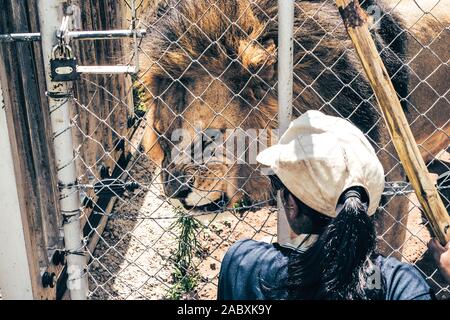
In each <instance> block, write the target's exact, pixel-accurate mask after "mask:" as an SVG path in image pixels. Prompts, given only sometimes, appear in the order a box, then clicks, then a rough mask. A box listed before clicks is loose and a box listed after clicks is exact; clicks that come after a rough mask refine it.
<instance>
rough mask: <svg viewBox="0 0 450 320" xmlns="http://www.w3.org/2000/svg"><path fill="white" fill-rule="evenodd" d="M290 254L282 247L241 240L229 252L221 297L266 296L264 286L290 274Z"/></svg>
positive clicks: (226, 257) (221, 277)
mask: <svg viewBox="0 0 450 320" xmlns="http://www.w3.org/2000/svg"><path fill="white" fill-rule="evenodd" d="M287 259H288V258H287V256H286V254H285V253H284V252H283V251H282V250H280V248H279V246H277V245H274V244H270V243H265V242H261V241H255V240H250V239H247V240H241V241H238V242H236V243H235V244H233V245H232V246H231V247H230V248H229V249H228V251H227V253H226V254H225V257H224V258H223V261H222V266H221V269H220V275H219V298H221V299H240V298H241V299H242V298H245V299H264V298H266V293H265V290H264V287H270V286H271V285H272V284H277V285H278V284H279V283H277V282H279V281H280V279H282V278H283V277H285V276H286V274H287V273H286V272H287V270H286V268H287V262H288V260H287Z"/></svg>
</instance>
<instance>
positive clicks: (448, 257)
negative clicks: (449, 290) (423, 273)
mask: <svg viewBox="0 0 450 320" xmlns="http://www.w3.org/2000/svg"><path fill="white" fill-rule="evenodd" d="M428 248H429V249H430V250H431V253H432V254H433V258H434V260H435V261H436V264H437V266H438V267H439V270H440V271H441V274H442V276H443V277H444V279H445V281H447V283H448V284H450V242H449V243H447V245H446V246H445V247H444V246H442V245H441V244H440V243H439V241H437V240H436V239H431V241H430V242H429V243H428Z"/></svg>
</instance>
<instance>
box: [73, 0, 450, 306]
mask: <svg viewBox="0 0 450 320" xmlns="http://www.w3.org/2000/svg"><path fill="white" fill-rule="evenodd" d="M122 2H123V6H122V5H117V7H121V8H123V10H117V11H116V12H113V13H112V12H109V13H108V12H105V14H108V16H107V17H102V16H98V17H97V18H98V19H99V21H102V19H108V18H110V17H111V16H112V15H113V14H121V15H123V17H120V18H117V17H116V19H123V21H124V22H123V24H124V25H125V26H126V25H130V26H131V27H132V29H136V30H137V29H141V28H142V29H146V30H147V36H146V37H144V38H139V39H138V38H136V37H134V38H131V39H130V40H120V41H122V42H121V43H120V45H119V43H117V45H116V44H115V43H114V42H112V41H111V40H104V44H103V45H97V47H96V48H97V49H96V51H92V48H93V47H89V45H90V44H89V43H88V44H86V45H84V47H83V46H82V47H75V48H74V51H75V52H76V54H82V55H86V57H89V56H90V57H92V54H94V53H96V54H97V55H100V56H103V55H104V56H103V58H104V59H105V61H106V62H108V63H109V64H120V63H122V64H127V63H128V65H129V66H134V65H139V67H140V71H139V73H138V74H137V75H109V76H100V75H82V76H81V79H80V80H78V81H76V83H75V87H74V89H75V90H74V97H73V101H74V103H75V108H74V110H73V114H72V124H73V128H72V130H73V135H74V137H75V141H77V142H76V143H77V146H76V148H75V151H76V159H75V161H76V164H77V171H78V181H79V182H80V188H81V199H82V203H83V206H82V221H83V224H84V232H85V237H86V243H87V247H88V257H89V264H88V279H89V297H90V298H91V299H214V298H215V297H216V291H217V284H218V273H219V271H220V265H221V260H222V258H223V256H224V254H225V252H226V250H227V249H228V248H229V246H230V245H232V244H233V243H235V242H236V241H237V240H239V239H243V238H252V239H256V240H260V241H267V242H275V241H276V239H277V235H276V234H277V212H278V210H277V208H276V195H275V194H274V193H273V191H272V190H271V184H270V179H269V178H268V177H267V175H266V174H265V173H266V172H265V170H264V168H260V167H259V166H258V164H257V163H256V161H255V158H256V154H257V153H258V151H261V150H262V149H263V148H264V147H266V146H267V145H270V144H271V143H273V142H274V141H276V139H277V136H278V132H277V128H278V127H279V123H278V109H277V94H278V93H277V91H278V89H277V85H278V83H277V47H278V40H277V39H278V38H277V30H278V24H277V21H278V20H279V19H282V18H283V17H278V10H277V2H276V1H274V0H233V1H224V0H196V1H190V0H160V1H158V0H147V1H146V0H135V1H133V0H122ZM74 3H75V4H76V2H74ZM361 3H362V6H363V8H364V9H365V10H366V11H367V12H368V13H369V15H370V18H371V21H372V32H373V35H374V38H375V39H376V42H377V45H378V48H379V50H380V54H381V56H382V57H383V59H384V61H385V63H386V65H387V68H388V71H389V73H390V75H391V78H392V80H393V82H394V85H395V87H396V89H397V92H398V95H399V98H400V99H401V101H402V103H403V106H404V109H405V111H406V114H407V117H408V120H409V122H410V124H411V127H412V129H413V132H414V134H415V135H416V139H417V141H418V143H419V145H420V148H421V151H423V155H424V157H425V158H426V160H427V161H428V163H429V169H430V172H432V173H435V174H436V176H437V180H436V181H437V185H438V188H439V190H440V194H441V196H442V198H443V199H444V201H445V204H446V205H447V208H448V206H449V200H448V199H449V196H450V193H449V191H448V186H449V172H450V170H449V167H448V162H449V160H450V159H449V158H448V154H447V153H446V149H447V148H448V145H449V141H450V140H449V136H448V134H449V117H448V115H449V114H450V113H449V111H450V110H449V100H448V89H449V88H448V74H449V70H448V50H447V49H448V47H447V44H448V40H449V24H448V23H449V21H450V20H449V17H448V16H447V17H446V16H445V13H446V12H447V13H448V11H446V10H445V9H446V8H448V7H449V5H448V1H445V0H440V1H409V0H408V1H403V0H395V1H394V0H393V1H384V2H383V5H380V4H379V3H377V2H375V1H361ZM85 7H86V6H85V5H83V4H79V6H78V7H77V8H79V9H80V10H79V11H80V15H81V17H85V15H87V14H88V13H87V12H85V11H84V10H86V8H85ZM113 7H114V6H113ZM74 8H75V7H74ZM74 12H76V10H74ZM90 14H91V16H92V17H95V12H94V11H92V12H90ZM295 17H296V18H295V24H294V101H293V105H294V116H298V115H300V114H302V113H303V112H305V111H306V110H310V109H317V110H321V111H323V112H325V113H327V114H330V115H336V116H340V117H343V118H345V119H348V120H350V121H351V122H353V123H354V124H355V125H357V126H358V127H359V128H360V129H362V130H363V131H364V132H365V133H366V134H367V136H368V138H369V139H370V141H371V142H372V143H373V145H374V146H375V148H376V150H377V153H378V155H379V156H380V159H381V160H382V162H383V164H384V166H385V170H386V178H387V188H386V192H385V197H384V200H383V203H382V206H381V208H380V212H379V213H378V214H377V218H376V219H377V224H378V229H379V246H380V250H381V251H382V252H383V253H384V254H387V255H395V256H397V257H400V258H402V259H403V260H404V261H406V262H408V263H412V264H414V265H415V266H416V267H417V268H418V269H419V270H420V271H421V273H422V275H423V276H424V277H425V278H426V279H427V280H428V282H429V283H430V285H431V286H432V287H433V289H434V290H435V291H436V293H437V296H438V297H439V298H448V297H449V287H448V285H446V284H445V283H444V281H443V279H442V278H441V277H440V275H439V273H438V271H437V268H436V266H435V265H434V263H433V262H432V259H431V257H430V254H429V253H428V252H427V248H426V244H427V242H428V241H429V239H430V232H429V230H428V222H427V221H426V220H425V218H424V217H423V216H422V214H421V210H420V206H419V204H418V202H417V200H416V198H415V196H414V193H413V191H411V188H410V186H409V184H408V183H407V180H406V178H405V176H404V174H403V171H402V170H401V164H400V162H399V160H398V158H397V155H396V153H395V151H394V149H393V146H392V143H391V141H390V138H389V136H388V134H387V131H386V128H385V126H384V122H383V119H382V116H381V113H380V112H379V110H378V107H377V105H376V101H375V98H374V96H373V93H372V91H371V89H370V87H369V85H368V82H367V79H366V78H365V74H364V71H363V70H362V68H361V65H360V63H359V61H358V59H357V57H356V55H355V53H354V50H353V47H352V44H351V42H350V40H349V39H348V36H347V34H346V31H345V28H344V26H343V23H342V20H341V18H340V16H339V12H338V11H337V9H336V7H335V5H334V1H296V9H295ZM75 20H76V19H75ZM94 20H95V19H94ZM79 23H81V24H82V23H83V22H82V21H81V22H79ZM105 26H107V25H104V26H103V27H105ZM99 27H100V26H99ZM114 41H116V40H114ZM117 41H119V40H117ZM122 46H123V48H124V49H123V50H122V49H120V48H122ZM136 58H138V59H136ZM90 59H92V64H95V62H96V60H95V57H94V58H90ZM124 83H126V84H127V85H126V86H123V84H124ZM119 84H122V85H120V86H119Z"/></svg>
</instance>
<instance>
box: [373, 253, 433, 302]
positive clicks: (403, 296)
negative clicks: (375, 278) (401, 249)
mask: <svg viewBox="0 0 450 320" xmlns="http://www.w3.org/2000/svg"><path fill="white" fill-rule="evenodd" d="M376 265H377V266H378V268H379V269H378V272H379V273H380V274H381V275H382V277H383V279H384V282H385V287H386V300H430V299H434V294H433V292H432V290H431V288H430V286H429V285H428V283H427V282H426V281H425V279H424V277H423V276H422V274H421V273H420V271H419V270H418V269H417V268H416V267H415V266H414V265H412V264H409V263H404V262H400V261H399V260H397V259H396V258H394V257H388V258H386V257H383V256H378V257H377V259H376Z"/></svg>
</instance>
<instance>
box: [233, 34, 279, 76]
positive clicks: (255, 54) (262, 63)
mask: <svg viewBox="0 0 450 320" xmlns="http://www.w3.org/2000/svg"><path fill="white" fill-rule="evenodd" d="M239 57H240V58H241V62H242V64H243V65H244V67H245V68H247V69H248V70H250V71H259V70H261V69H262V68H266V67H271V66H273V65H274V64H275V62H276V45H275V43H274V42H273V41H272V40H270V41H269V42H268V43H266V44H265V45H264V46H263V45H261V44H260V43H258V42H256V41H247V40H241V41H240V43H239Z"/></svg>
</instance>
